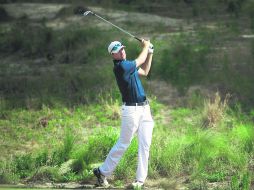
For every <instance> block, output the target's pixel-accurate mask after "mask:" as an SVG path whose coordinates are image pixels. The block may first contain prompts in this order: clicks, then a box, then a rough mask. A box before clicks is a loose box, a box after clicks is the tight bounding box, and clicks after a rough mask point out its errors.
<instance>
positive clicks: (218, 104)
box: [203, 92, 230, 127]
mask: <svg viewBox="0 0 254 190" xmlns="http://www.w3.org/2000/svg"><path fill="white" fill-rule="evenodd" d="M229 97H230V96H229V95H228V94H227V95H226V97H225V99H224V100H223V101H222V100H221V97H220V95H219V93H218V92H216V94H215V96H214V99H213V100H208V101H205V104H204V111H203V126H204V127H215V126H218V124H219V123H220V122H221V121H222V120H223V118H224V116H225V112H226V110H227V108H228V100H229Z"/></svg>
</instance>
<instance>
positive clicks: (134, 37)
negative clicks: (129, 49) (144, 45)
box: [134, 36, 142, 42]
mask: <svg viewBox="0 0 254 190" xmlns="http://www.w3.org/2000/svg"><path fill="white" fill-rule="evenodd" d="M134 38H135V39H136V40H138V41H140V42H142V40H141V39H140V38H138V37H137V36H134Z"/></svg>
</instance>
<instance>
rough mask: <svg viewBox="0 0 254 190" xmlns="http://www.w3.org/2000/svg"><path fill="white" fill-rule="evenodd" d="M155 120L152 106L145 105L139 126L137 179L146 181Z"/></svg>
mask: <svg viewBox="0 0 254 190" xmlns="http://www.w3.org/2000/svg"><path fill="white" fill-rule="evenodd" d="M153 127H154V121H153V119H152V116H151V111H150V106H149V105H147V106H145V107H144V111H143V117H142V119H141V121H140V125H139V128H138V168H137V179H136V180H137V181H139V182H143V183H144V182H145V179H146V177H147V172H148V159H149V149H150V145H151V141H152V133H153Z"/></svg>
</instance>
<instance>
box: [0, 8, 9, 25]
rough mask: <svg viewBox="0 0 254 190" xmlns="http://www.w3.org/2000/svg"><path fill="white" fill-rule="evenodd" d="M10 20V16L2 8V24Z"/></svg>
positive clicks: (0, 12) (0, 16)
mask: <svg viewBox="0 0 254 190" xmlns="http://www.w3.org/2000/svg"><path fill="white" fill-rule="evenodd" d="M9 20H10V16H9V15H8V13H7V12H6V10H5V9H4V8H3V7H0V22H6V21H9Z"/></svg>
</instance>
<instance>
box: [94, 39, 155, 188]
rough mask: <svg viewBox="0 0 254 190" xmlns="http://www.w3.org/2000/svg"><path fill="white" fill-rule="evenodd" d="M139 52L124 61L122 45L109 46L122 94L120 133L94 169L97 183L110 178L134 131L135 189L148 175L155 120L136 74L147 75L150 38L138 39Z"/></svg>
mask: <svg viewBox="0 0 254 190" xmlns="http://www.w3.org/2000/svg"><path fill="white" fill-rule="evenodd" d="M141 44H142V46H143V48H142V51H141V53H140V54H139V56H138V57H137V58H136V59H135V60H132V61H130V60H127V59H126V52H125V49H124V48H125V46H124V45H122V44H121V43H120V42H119V41H113V42H111V43H110V45H109V46H108V52H109V54H111V56H112V58H113V62H114V69H113V71H114V74H115V78H116V81H117V84H118V87H119V90H120V92H121V95H122V101H123V105H122V118H121V120H122V121H121V132H120V137H119V139H118V141H117V143H116V144H115V145H114V146H113V148H112V149H111V150H110V152H109V154H108V156H107V158H106V160H105V162H104V163H103V164H102V165H101V166H100V167H98V168H95V169H94V170H93V173H94V175H95V176H96V177H97V180H98V185H100V186H108V182H107V179H106V178H107V177H109V176H110V175H111V174H112V173H113V171H114V169H115V168H116V166H117V164H118V163H119V161H120V159H121V157H122V155H123V153H124V152H125V151H126V149H127V148H128V146H129V145H130V143H131V140H132V138H133V137H134V134H135V133H137V138H138V166H137V171H136V180H135V181H134V182H133V183H132V186H133V187H134V188H137V187H138V188H139V187H142V186H143V184H144V182H145V179H146V177H147V171H148V158H149V149H150V145H151V140H152V131H153V127H154V121H153V118H152V116H151V111H150V106H149V102H148V100H147V98H146V95H145V92H144V89H143V86H142V84H141V81H140V78H139V76H147V75H148V73H149V70H150V68H151V63H152V57H153V51H154V49H153V46H152V44H151V43H150V41H149V40H144V39H142V40H141Z"/></svg>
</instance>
